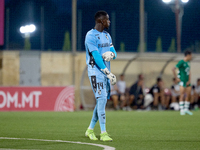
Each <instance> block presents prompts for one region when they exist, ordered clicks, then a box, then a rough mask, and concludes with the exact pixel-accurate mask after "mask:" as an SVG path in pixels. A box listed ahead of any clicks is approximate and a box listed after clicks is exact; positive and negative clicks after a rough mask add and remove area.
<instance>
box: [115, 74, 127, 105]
mask: <svg viewBox="0 0 200 150" xmlns="http://www.w3.org/2000/svg"><path fill="white" fill-rule="evenodd" d="M117 88H118V94H119V99H120V101H121V108H123V107H125V104H126V97H125V92H126V82H125V81H124V74H121V75H120V79H119V81H118V82H117ZM123 109H125V108H123Z"/></svg>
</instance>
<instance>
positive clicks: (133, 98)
mask: <svg viewBox="0 0 200 150" xmlns="http://www.w3.org/2000/svg"><path fill="white" fill-rule="evenodd" d="M143 82H144V77H143V75H142V74H140V75H139V76H138V81H137V82H136V83H135V84H133V85H132V86H131V88H130V91H129V102H128V107H127V109H128V110H130V109H131V108H130V105H133V109H143V108H144V106H143V105H144V94H143Z"/></svg>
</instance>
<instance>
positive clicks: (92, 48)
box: [85, 11, 117, 141]
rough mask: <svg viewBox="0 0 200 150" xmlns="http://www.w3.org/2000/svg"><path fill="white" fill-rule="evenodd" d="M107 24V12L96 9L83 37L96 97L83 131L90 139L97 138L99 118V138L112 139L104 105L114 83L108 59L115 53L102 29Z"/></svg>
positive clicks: (106, 27)
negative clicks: (85, 128) (88, 123)
mask: <svg viewBox="0 0 200 150" xmlns="http://www.w3.org/2000/svg"><path fill="white" fill-rule="evenodd" d="M109 26H110V20H109V16H108V14H107V12H105V11H98V12H97V13H96V14H95V27H94V29H91V30H90V31H88V32H87V34H86V38H85V48H86V63H87V67H88V77H89V79H90V83H91V86H92V89H93V92H94V95H95V98H96V106H95V108H94V111H93V116H92V120H91V122H90V125H89V127H88V129H87V130H86V132H85V136H87V137H89V138H90V140H98V139H97V137H96V136H95V134H94V130H93V129H94V127H95V124H96V122H97V121H98V120H99V124H100V128H101V134H100V140H102V141H112V138H111V137H110V136H109V135H108V133H107V132H106V114H105V107H106V103H107V99H109V98H110V83H111V84H112V85H114V84H116V76H115V75H114V74H112V73H111V72H110V61H111V60H113V59H115V58H116V56H117V54H116V51H115V49H114V47H113V45H112V39H111V37H110V34H109V33H108V32H106V31H104V29H108V28H109Z"/></svg>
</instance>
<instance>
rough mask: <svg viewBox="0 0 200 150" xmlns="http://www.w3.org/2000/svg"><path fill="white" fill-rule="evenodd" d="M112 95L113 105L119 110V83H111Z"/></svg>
mask: <svg viewBox="0 0 200 150" xmlns="http://www.w3.org/2000/svg"><path fill="white" fill-rule="evenodd" d="M110 97H111V99H112V100H113V105H114V109H115V110H119V104H118V100H119V95H118V88H117V85H116V84H115V85H111V92H110Z"/></svg>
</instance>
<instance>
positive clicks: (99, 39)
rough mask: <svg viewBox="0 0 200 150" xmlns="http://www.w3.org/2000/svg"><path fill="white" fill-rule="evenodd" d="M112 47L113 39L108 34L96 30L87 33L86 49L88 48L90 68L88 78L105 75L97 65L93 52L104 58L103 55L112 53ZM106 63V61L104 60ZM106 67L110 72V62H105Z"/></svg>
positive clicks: (87, 59)
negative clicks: (108, 52)
mask: <svg viewBox="0 0 200 150" xmlns="http://www.w3.org/2000/svg"><path fill="white" fill-rule="evenodd" d="M110 46H112V39H111V36H110V34H109V33H108V32H106V31H103V32H99V31H97V30H96V29H92V30H90V31H88V32H87V34H86V37H85V48H86V64H87V66H88V76H94V75H96V76H97V75H104V76H105V74H104V73H103V72H102V71H101V69H100V68H99V66H97V65H96V64H95V61H94V58H93V56H92V54H91V53H92V52H93V51H98V52H99V54H100V55H101V56H102V54H103V53H105V52H107V51H110ZM103 61H104V60H103ZM104 64H105V66H106V67H107V68H108V70H110V62H106V61H104Z"/></svg>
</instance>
